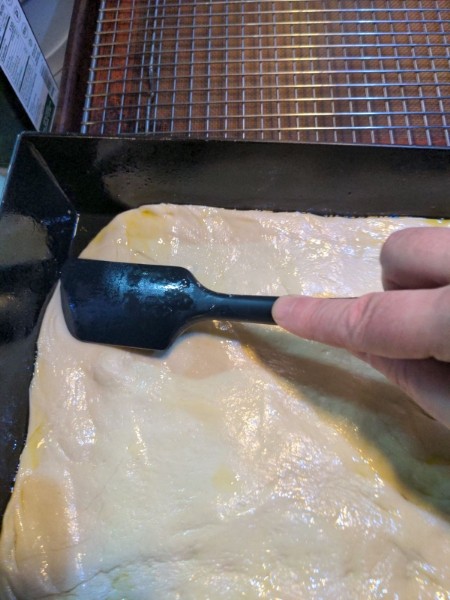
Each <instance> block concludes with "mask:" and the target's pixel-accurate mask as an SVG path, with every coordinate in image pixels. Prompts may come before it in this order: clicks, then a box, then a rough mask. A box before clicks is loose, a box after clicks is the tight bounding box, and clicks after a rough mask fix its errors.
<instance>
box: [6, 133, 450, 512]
mask: <svg viewBox="0 0 450 600" xmlns="http://www.w3.org/2000/svg"><path fill="white" fill-rule="evenodd" d="M158 202H174V203H178V204H183V203H189V204H206V205H211V206H221V207H227V208H242V209H244V208H247V209H248V208H261V209H270V210H299V211H305V212H306V211H308V212H314V213H317V214H325V215H333V214H339V215H348V216H366V215H399V216H407V215H409V216H422V217H430V218H450V149H437V148H435V149H433V148H410V147H408V148H398V147H392V146H391V147H376V146H370V147H367V146H355V145H348V146H337V145H332V146H327V145H316V144H315V145H303V144H290V143H272V142H233V141H195V140H152V139H149V138H92V137H83V136H74V135H66V136H56V135H39V134H24V135H23V136H22V137H21V138H20V139H19V141H18V143H17V145H16V149H15V154H14V157H13V163H12V166H11V168H10V172H9V176H8V180H7V185H6V189H5V194H4V196H3V201H2V204H1V205H0V382H1V385H0V456H1V457H2V459H1V462H0V510H1V512H2V513H3V510H4V507H5V505H6V502H7V501H8V498H9V494H10V489H11V486H12V483H13V480H14V476H15V473H16V469H17V464H18V460H19V455H20V451H21V449H22V446H23V443H24V440H25V435H26V427H27V419H28V388H29V384H30V381H31V377H32V374H33V367H34V358H35V345H36V339H37V334H38V330H39V324H40V319H41V317H42V313H43V310H44V308H45V304H46V302H47V300H48V297H49V295H50V293H51V290H52V288H53V286H54V284H55V282H56V281H57V278H58V275H59V272H60V269H61V266H62V264H63V263H64V261H65V259H66V258H67V256H68V255H69V253H71V254H76V253H78V252H79V251H80V250H81V249H82V248H83V247H84V246H85V245H86V243H87V242H88V241H89V240H90V239H91V238H92V237H93V236H94V235H95V233H96V232H97V231H98V230H99V229H100V228H101V227H102V226H103V225H104V224H106V223H107V222H108V221H109V220H110V219H111V218H112V217H113V216H114V215H115V214H117V213H118V212H120V211H123V210H126V209H128V208H132V207H136V206H139V205H141V204H144V203H158Z"/></svg>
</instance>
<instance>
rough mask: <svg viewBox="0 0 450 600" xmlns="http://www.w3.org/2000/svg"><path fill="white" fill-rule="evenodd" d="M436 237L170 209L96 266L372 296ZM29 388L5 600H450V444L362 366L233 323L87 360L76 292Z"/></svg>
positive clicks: (129, 219)
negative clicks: (388, 269) (70, 319)
mask: <svg viewBox="0 0 450 600" xmlns="http://www.w3.org/2000/svg"><path fill="white" fill-rule="evenodd" d="M430 224H432V223H431V222H427V221H425V220H418V219H394V218H393V219H387V218H385V219H383V218H368V219H346V218H339V217H329V218H326V217H316V216H312V215H302V214H287V213H269V212H257V211H241V212H240V211H227V210H223V209H214V208H206V207H193V206H178V207H177V206H173V205H157V206H147V207H142V208H140V209H137V210H133V211H129V212H127V213H123V214H121V215H119V216H118V217H116V218H115V219H114V220H113V221H112V222H111V224H110V225H109V226H108V227H107V228H106V229H105V230H103V231H102V232H101V233H100V234H99V235H98V236H97V238H96V239H95V240H94V241H93V242H92V243H91V244H90V246H89V247H88V248H87V249H86V250H85V252H84V253H83V255H84V257H87V258H101V259H107V260H120V261H129V262H137V263H143V262H149V263H159V264H172V265H180V266H184V267H187V268H188V269H190V270H191V271H192V272H193V273H194V275H195V276H196V277H197V278H198V279H199V281H200V282H201V283H203V284H204V285H206V286H208V287H210V288H211V289H214V290H217V291H220V292H229V293H243V294H246V293H248V294H255V293H260V294H268V295H280V294H285V293H297V292H298V293H306V294H313V295H322V296H354V295H359V294H362V293H365V292H368V291H376V290H379V289H381V284H380V270H379V264H378V256H379V251H380V247H381V244H382V243H383V241H384V240H385V239H386V237H387V236H388V235H389V234H390V233H391V232H393V231H394V230H396V229H399V228H403V227H406V226H412V225H413V226H422V225H430ZM142 326H143V327H145V326H146V324H145V323H143V324H142ZM30 393H31V397H30V411H31V414H30V424H29V432H28V439H27V443H26V447H25V449H24V452H23V454H22V457H21V464H20V470H19V474H18V477H17V481H16V485H15V488H14V492H13V495H12V498H11V501H10V503H9V505H8V508H7V512H6V515H5V518H4V521H3V530H2V535H1V540H0V590H1V591H0V597H1V598H4V599H12V598H20V599H27V600H32V599H38V598H39V599H43V598H61V599H65V598H67V599H69V598H70V599H89V600H91V599H93V598H95V599H97V600H102V599H105V600H106V599H108V600H120V599H123V598H126V599H127V600H144V599H145V600H147V599H149V598H152V599H156V600H158V599H163V600H176V599H183V600H196V599H203V598H204V599H206V598H208V599H212V600H214V599H218V598H238V597H239V598H241V597H244V598H255V599H256V598H270V599H283V600H301V599H302V598H305V599H308V600H309V599H312V600H314V599H319V598H320V599H328V598H329V599H333V600H335V599H337V598H345V599H348V600H351V599H355V600H356V599H358V600H360V599H378V598H399V599H412V598H414V599H419V598H420V599H425V598H435V599H444V598H450V593H449V590H450V525H449V515H450V466H449V465H450V434H449V432H448V431H447V430H445V429H444V428H443V427H442V426H440V425H439V424H438V423H436V422H435V421H433V420H432V419H430V418H429V417H428V416H427V415H425V414H424V413H422V412H421V411H420V410H419V409H418V408H417V407H416V406H415V405H414V404H413V403H412V402H411V401H410V400H409V399H408V398H407V397H406V396H404V395H403V394H402V393H401V392H399V391H398V390H397V389H395V388H394V387H392V386H391V385H389V384H388V383H387V382H386V380H384V379H383V377H382V376H381V375H379V374H377V373H376V372H375V371H373V370H371V369H370V368H369V367H368V366H366V365H365V364H363V363H361V362H359V361H358V360H357V359H355V358H353V357H351V356H349V355H348V354H347V353H345V352H341V351H338V350H332V349H330V348H327V347H325V346H321V345H319V344H314V343H311V342H305V341H302V340H300V339H297V338H295V337H294V336H292V335H290V334H288V333H286V332H284V331H281V330H280V329H279V328H277V327H271V326H262V325H254V324H237V323H235V324H231V323H227V322H220V323H219V322H212V323H202V324H199V325H197V326H196V327H195V328H193V329H191V330H189V331H187V332H186V333H185V334H183V335H182V336H181V337H180V338H179V339H178V341H177V342H176V343H175V344H174V345H173V346H172V347H171V348H170V349H169V350H168V351H167V352H165V353H162V354H156V353H149V352H147V353H146V352H138V351H127V350H124V349H118V348H112V347H105V346H97V345H94V344H83V343H81V342H78V341H76V340H75V339H73V338H72V337H71V336H70V334H69V333H68V331H67V329H66V326H65V323H64V318H63V316H62V311H61V308H60V299H59V292H58V290H57V291H56V293H55V295H54V297H53V299H52V300H51V302H50V305H49V306H48V309H47V311H46V315H45V319H44V323H43V326H42V330H41V334H40V338H39V351H38V359H37V363H36V371H35V376H34V379H33V383H32V387H31V392H30Z"/></svg>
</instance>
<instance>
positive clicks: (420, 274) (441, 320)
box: [272, 228, 450, 428]
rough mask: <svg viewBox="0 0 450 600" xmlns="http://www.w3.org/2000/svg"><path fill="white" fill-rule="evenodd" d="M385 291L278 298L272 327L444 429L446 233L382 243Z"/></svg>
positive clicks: (449, 384)
mask: <svg viewBox="0 0 450 600" xmlns="http://www.w3.org/2000/svg"><path fill="white" fill-rule="evenodd" d="M380 262H381V267H382V281H383V288H384V290H385V291H383V292H377V293H372V294H366V295H364V296H361V297H359V298H354V299H324V298H311V297H307V296H284V297H282V298H279V299H278V300H277V301H276V302H275V305H274V307H273V311H272V312H273V317H274V319H275V321H276V322H277V323H278V325H280V326H282V327H284V328H285V329H287V330H288V331H290V332H292V333H294V334H296V335H298V336H301V337H302V338H305V339H308V340H315V341H318V342H322V343H324V344H328V345H330V346H335V347H339V348H345V349H346V350H348V351H349V352H351V353H352V354H354V355H355V356H357V357H358V358H360V359H362V360H364V361H366V362H368V363H369V364H370V365H372V366H373V367H374V368H376V369H378V370H379V371H381V373H383V374H384V375H385V376H386V377H387V378H388V379H389V380H391V381H392V382H393V383H394V384H396V385H397V386H399V387H400V388H401V389H403V390H404V391H405V392H406V393H407V394H408V395H409V396H410V397H411V398H412V399H413V400H414V401H415V402H417V404H418V405H420V406H421V407H422V408H423V409H424V410H425V411H426V412H427V413H429V414H430V415H431V416H433V417H434V418H435V419H437V420H439V421H441V422H442V423H443V424H444V425H446V426H447V427H449V428H450V229H447V228H442V229H441V228H410V229H404V230H401V231H398V232H396V233H394V234H393V235H391V236H390V237H389V238H388V240H387V241H386V242H385V244H384V246H383V248H382V250H381V254H380Z"/></svg>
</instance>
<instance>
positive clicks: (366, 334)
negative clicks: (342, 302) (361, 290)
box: [345, 294, 376, 352]
mask: <svg viewBox="0 0 450 600" xmlns="http://www.w3.org/2000/svg"><path fill="white" fill-rule="evenodd" d="M375 299H376V294H366V295H365V296H361V297H360V298H358V299H357V300H355V302H354V303H353V304H352V306H351V309H350V310H349V311H348V313H347V316H346V324H345V325H346V331H347V332H348V338H349V342H350V345H351V347H352V348H355V349H357V350H360V351H363V352H364V351H366V350H368V351H369V350H370V347H369V342H370V338H372V337H373V333H374V332H373V328H374V314H375V310H376V302H375Z"/></svg>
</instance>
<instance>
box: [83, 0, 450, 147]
mask: <svg viewBox="0 0 450 600" xmlns="http://www.w3.org/2000/svg"><path fill="white" fill-rule="evenodd" d="M81 131H82V133H89V134H100V135H103V134H105V135H106V134H111V135H112V134H138V133H151V134H157V135H158V134H159V135H165V136H167V135H172V136H181V137H188V136H190V137H200V138H201V137H204V138H234V139H252V140H254V139H258V140H296V141H303V142H328V143H329V142H339V143H362V144H397V145H428V146H450V4H449V2H448V0H391V1H390V2H387V1H386V0H277V1H273V2H270V1H256V0H192V1H184V0H167V1H164V0H102V1H101V3H100V8H99V13H98V20H97V29H96V35H95V40H94V44H93V47H92V55H91V65H90V70H89V81H88V85H87V90H86V96H85V103H84V112H83V119H82V123H81Z"/></svg>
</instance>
